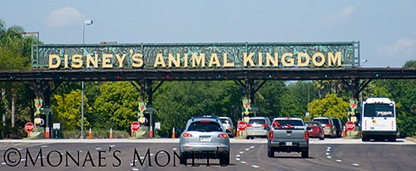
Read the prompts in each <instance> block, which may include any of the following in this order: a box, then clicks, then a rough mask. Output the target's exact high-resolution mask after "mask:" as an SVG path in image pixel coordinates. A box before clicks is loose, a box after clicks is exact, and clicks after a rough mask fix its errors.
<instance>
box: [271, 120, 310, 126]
mask: <svg viewBox="0 0 416 171" xmlns="http://www.w3.org/2000/svg"><path fill="white" fill-rule="evenodd" d="M275 122H278V123H279V124H280V125H281V126H289V125H290V126H304V125H303V122H302V121H300V120H275Z"/></svg>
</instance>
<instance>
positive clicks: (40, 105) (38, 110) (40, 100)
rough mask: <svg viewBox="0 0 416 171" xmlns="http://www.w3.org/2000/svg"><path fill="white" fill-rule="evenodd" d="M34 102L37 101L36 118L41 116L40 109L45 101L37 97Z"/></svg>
mask: <svg viewBox="0 0 416 171" xmlns="http://www.w3.org/2000/svg"><path fill="white" fill-rule="evenodd" d="M34 101H35V108H36V112H35V116H36V115H39V114H40V108H42V103H43V100H42V98H38V97H36V98H35V99H34Z"/></svg>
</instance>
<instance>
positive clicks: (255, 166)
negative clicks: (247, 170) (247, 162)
mask: <svg viewBox="0 0 416 171" xmlns="http://www.w3.org/2000/svg"><path fill="white" fill-rule="evenodd" d="M251 167H254V168H259V166H257V165H251Z"/></svg>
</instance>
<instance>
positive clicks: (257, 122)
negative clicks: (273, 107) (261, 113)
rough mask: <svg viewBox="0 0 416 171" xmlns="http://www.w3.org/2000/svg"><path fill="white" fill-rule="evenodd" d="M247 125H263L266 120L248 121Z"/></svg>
mask: <svg viewBox="0 0 416 171" xmlns="http://www.w3.org/2000/svg"><path fill="white" fill-rule="evenodd" d="M248 123H249V124H265V123H266V120H265V119H250V121H248Z"/></svg>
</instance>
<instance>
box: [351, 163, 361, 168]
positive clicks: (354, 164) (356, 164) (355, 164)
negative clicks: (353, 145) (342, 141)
mask: <svg viewBox="0 0 416 171" xmlns="http://www.w3.org/2000/svg"><path fill="white" fill-rule="evenodd" d="M352 165H353V166H357V167H358V166H360V165H359V164H358V163H353V164H352Z"/></svg>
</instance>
